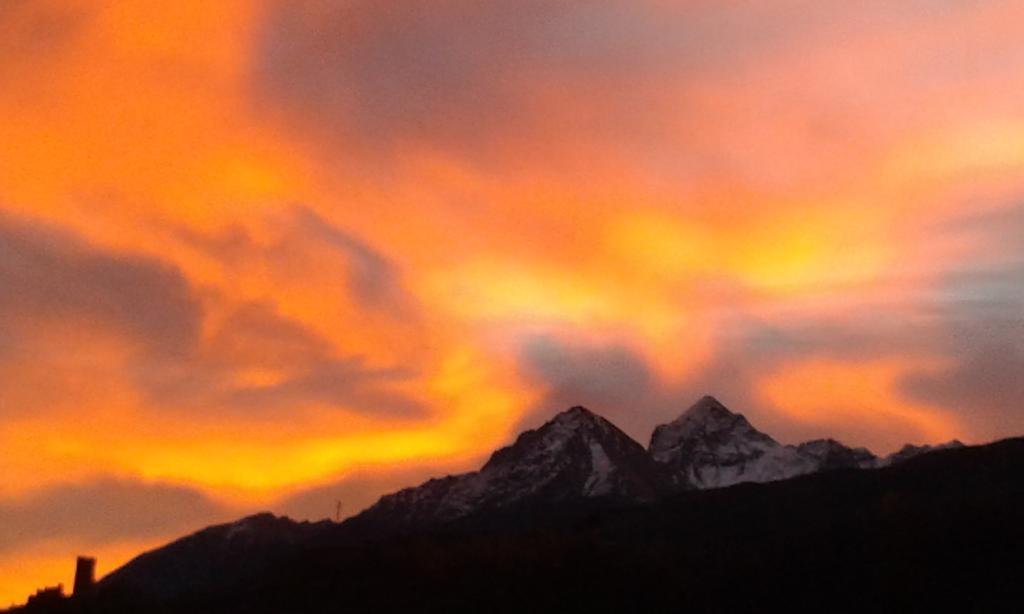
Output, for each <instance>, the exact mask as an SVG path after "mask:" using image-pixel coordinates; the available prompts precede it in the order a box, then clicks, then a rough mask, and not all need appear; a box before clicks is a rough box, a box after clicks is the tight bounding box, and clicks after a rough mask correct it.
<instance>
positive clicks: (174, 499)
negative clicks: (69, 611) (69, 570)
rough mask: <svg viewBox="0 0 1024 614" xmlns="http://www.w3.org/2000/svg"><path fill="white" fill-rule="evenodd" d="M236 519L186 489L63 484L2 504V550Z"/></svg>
mask: <svg viewBox="0 0 1024 614" xmlns="http://www.w3.org/2000/svg"><path fill="white" fill-rule="evenodd" d="M231 515H232V513H231V511H229V510H226V509H224V508H223V507H221V506H220V505H218V504H216V503H214V502H212V501H211V500H209V499H208V498H207V497H205V496H204V495H202V494H201V493H199V492H198V491H195V490H192V489H190V488H186V487H181V486H171V485H166V484H147V483H142V482H137V481H131V480H113V479H107V480H100V481H95V482H91V483H86V484H66V485H58V486H52V487H49V488H47V489H46V490H44V491H41V492H38V493H35V494H33V495H31V496H29V497H28V498H27V499H23V500H15V501H0V552H5V551H9V550H12V549H16V548H22V547H27V546H29V545H31V544H33V543H35V542H40V541H43V540H52V539H63V540H67V541H68V542H70V543H76V544H84V545H88V544H100V543H104V542H109V541H115V540H122V539H144V538H154V537H163V536H166V535H169V534H170V535H173V534H176V533H179V532H184V531H191V530H194V529H196V528H199V527H201V526H204V525H207V524H211V523H214V522H218V521H222V520H225V519H227V518H230V517H231Z"/></svg>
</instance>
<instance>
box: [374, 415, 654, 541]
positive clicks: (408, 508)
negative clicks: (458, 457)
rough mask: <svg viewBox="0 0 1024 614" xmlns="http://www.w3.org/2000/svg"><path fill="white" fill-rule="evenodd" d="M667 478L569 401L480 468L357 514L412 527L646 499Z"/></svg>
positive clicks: (625, 439)
mask: <svg viewBox="0 0 1024 614" xmlns="http://www.w3.org/2000/svg"><path fill="white" fill-rule="evenodd" d="M665 484H666V483H665V480H664V478H663V476H662V474H661V469H660V468H659V466H658V465H657V464H656V463H654V462H653V461H652V460H651V459H650V457H649V456H648V455H647V452H646V451H645V450H644V449H643V447H642V446H641V445H640V444H638V443H637V442H635V441H633V440H632V439H630V438H629V436H628V435H626V434H625V433H623V432H622V431H620V430H619V429H618V428H617V427H616V426H615V425H613V424H612V423H610V422H608V421H607V420H605V419H604V418H601V417H600V416H597V415H595V414H593V413H591V412H590V411H588V410H587V409H584V408H582V407H574V408H572V409H569V410H567V411H565V412H562V413H561V414H559V415H558V416H556V417H555V418H554V419H552V420H551V421H549V422H547V423H546V424H544V425H543V426H541V427H540V428H538V429H535V430H530V431H526V432H524V433H522V434H521V435H520V436H519V437H518V439H516V441H515V443H514V444H512V445H511V446H508V447H506V448H502V449H500V450H498V451H496V452H495V453H494V454H493V455H492V456H491V458H490V460H489V461H488V462H487V464H485V465H484V466H483V468H481V469H480V470H479V471H476V472H473V473H466V474H462V475H457V476H448V477H446V478H441V479H434V480H430V481H428V482H426V483H425V484H422V485H420V486H417V487H414V488H407V489H405V490H402V491H399V492H397V493H394V494H392V495H387V496H385V497H382V498H381V499H380V501H379V502H377V504H375V505H374V506H373V507H371V508H369V509H368V510H367V511H366V512H364V513H363V514H362V516H363V520H364V521H365V520H366V519H374V520H378V521H384V522H387V523H390V524H398V525H400V526H416V525H420V524H425V523H432V522H444V521H449V520H455V519H457V518H461V517H464V516H468V515H471V514H473V513H476V512H480V511H485V510H493V509H500V508H505V507H508V506H512V505H515V504H521V503H546V504H550V503H557V502H558V501H561V500H572V499H587V498H597V497H615V498H621V499H626V500H633V501H635V500H641V501H642V500H650V499H653V498H655V497H657V496H658V495H659V494H661V493H662V492H664V491H665Z"/></svg>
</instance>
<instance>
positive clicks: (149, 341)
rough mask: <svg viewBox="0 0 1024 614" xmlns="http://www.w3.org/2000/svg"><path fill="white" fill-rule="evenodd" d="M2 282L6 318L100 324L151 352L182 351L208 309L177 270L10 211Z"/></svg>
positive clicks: (5, 220)
mask: <svg viewBox="0 0 1024 614" xmlns="http://www.w3.org/2000/svg"><path fill="white" fill-rule="evenodd" d="M0 286H2V287H3V288H4V291H3V292H2V293H0V315H2V317H3V318H4V319H5V321H7V322H12V321H16V322H26V323H31V324H32V325H35V326H45V325H46V323H47V322H52V321H55V320H62V321H65V322H78V323H82V324H85V325H97V326H100V327H102V328H104V329H107V330H109V331H112V332H115V333H118V334H121V335H123V336H125V337H126V338H129V339H130V340H133V341H137V342H138V343H139V344H140V346H142V349H144V350H145V351H148V352H172V353H180V352H183V351H186V350H188V349H189V348H190V347H192V346H194V345H195V343H196V340H197V338H198V335H199V325H200V321H201V318H202V312H201V306H200V304H199V302H198V300H197V299H196V298H195V296H193V293H192V290H191V288H190V287H189V284H188V282H187V280H186V279H185V278H184V276H183V275H182V274H181V273H180V272H179V271H178V270H177V269H175V268H173V267H170V266H167V265H165V264H163V263H161V262H159V261H157V260H154V259H151V258H146V257H143V256H138V255H134V254H122V253H115V252H108V251H104V250H101V249H98V248H95V247H92V246H90V245H88V244H85V243H83V242H82V241H81V240H79V239H78V238H77V237H75V236H73V235H71V234H68V233H66V232H62V231H60V230H58V229H55V228H50V227H46V226H41V225H38V224H32V223H27V222H24V221H17V220H15V219H13V218H11V217H9V216H6V215H3V214H0Z"/></svg>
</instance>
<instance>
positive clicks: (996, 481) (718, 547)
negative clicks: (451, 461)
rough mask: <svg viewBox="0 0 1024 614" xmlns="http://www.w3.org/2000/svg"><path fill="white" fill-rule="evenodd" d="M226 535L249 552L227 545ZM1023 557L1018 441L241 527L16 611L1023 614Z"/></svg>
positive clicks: (1023, 487)
mask: <svg viewBox="0 0 1024 614" xmlns="http://www.w3.org/2000/svg"><path fill="white" fill-rule="evenodd" d="M357 520H358V519H357ZM226 531H227V532H230V531H234V532H236V533H238V532H241V533H243V534H244V535H243V536H244V537H245V538H244V539H237V538H236V539H233V540H232V541H231V545H230V546H228V547H226V546H224V541H223V539H224V533H225V532H226ZM1022 546H1024V439H1011V440H1006V441H1002V442H998V443H995V444H991V445H987V446H979V447H969V448H961V449H952V450H943V451H938V452H933V453H930V454H924V455H922V456H919V457H917V458H914V459H911V460H909V461H907V462H905V463H902V464H899V465H896V466H892V467H887V468H882V469H871V470H854V469H851V470H839V471H832V472H825V473H820V474H815V475H809V476H804V477H799V478H795V479H791V480H787V481H783V482H775V483H770V484H743V485H739V486H734V487H730V488H724V489H717V490H709V491H694V492H685V493H682V494H678V495H674V496H671V497H668V498H665V499H662V500H659V501H656V502H653V503H647V504H624V503H621V502H620V503H616V502H615V501H607V500H597V501H587V502H580V503H578V504H563V505H559V506H557V507H555V508H552V507H544V506H541V507H534V508H529V507H527V508H520V509H516V510H514V511H513V510H506V511H505V512H500V513H499V512H491V513H487V514H478V515H475V516H472V517H470V518H465V519H462V520H460V521H458V522H454V523H448V524H445V525H441V526H434V527H426V528H417V529H414V530H408V529H406V530H403V531H400V532H396V531H395V530H394V529H393V528H389V527H386V526H373V523H372V522H371V521H362V522H348V523H343V524H341V525H336V524H333V523H317V524H307V523H302V524H299V523H292V522H291V521H288V520H285V519H279V518H274V517H271V516H269V515H264V516H257V517H253V518H249V519H246V520H244V521H241V522H240V523H235V524H234V525H225V526H222V527H215V528H211V529H206V530H204V531H203V532H200V533H197V534H195V535H193V536H190V537H188V538H185V539H183V540H180V541H179V542H176V543H175V544H172V545H170V546H168V547H167V548H164V549H163V550H161V551H156V552H154V553H150V554H148V555H144V556H143V557H140V559H137V560H136V561H135V562H134V563H132V564H130V565H129V567H128V568H126V569H125V570H122V571H121V572H118V573H115V574H112V575H111V576H109V577H108V578H106V579H105V580H104V581H103V582H101V583H100V584H99V585H98V586H97V587H96V590H95V592H94V593H93V594H92V595H91V596H90V597H85V598H77V599H73V600H67V601H64V602H61V603H58V604H56V605H53V606H49V607H40V608H35V609H30V610H29V611H40V612H46V611H53V612H72V613H74V612H139V613H142V612H146V613H160V612H191V613H200V612H252V613H256V612H259V613H263V612H266V613H268V614H269V613H283V612H398V611H403V612H594V611H599V612H639V611H663V610H669V609H671V610H674V611H681V612H768V611H796V612H804V611H815V612H923V611H931V612H995V611H1004V612H1019V611H1022V610H1024V575H1022V572H1024V549H1022ZM147 557H149V558H147Z"/></svg>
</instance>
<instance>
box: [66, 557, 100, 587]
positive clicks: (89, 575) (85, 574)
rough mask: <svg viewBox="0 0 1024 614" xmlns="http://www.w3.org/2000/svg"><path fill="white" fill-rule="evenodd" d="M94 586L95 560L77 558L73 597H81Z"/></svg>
mask: <svg viewBox="0 0 1024 614" xmlns="http://www.w3.org/2000/svg"><path fill="white" fill-rule="evenodd" d="M95 585H96V559H94V558H92V557H88V556H80V557H78V561H76V563H75V586H74V589H73V591H72V593H71V595H72V596H73V597H81V596H84V595H88V594H89V593H90V592H92V588H93V586H95Z"/></svg>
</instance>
